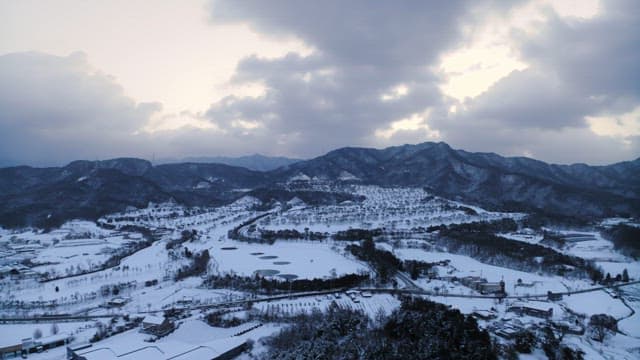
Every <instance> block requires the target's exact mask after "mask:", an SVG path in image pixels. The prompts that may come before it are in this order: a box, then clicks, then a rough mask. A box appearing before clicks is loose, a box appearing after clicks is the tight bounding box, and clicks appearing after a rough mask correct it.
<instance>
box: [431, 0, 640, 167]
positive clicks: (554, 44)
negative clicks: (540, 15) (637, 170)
mask: <svg viewBox="0 0 640 360" xmlns="http://www.w3.org/2000/svg"><path fill="white" fill-rule="evenodd" d="M603 5H604V7H603V8H602V11H601V12H600V13H599V14H597V15H596V16H594V17H592V18H589V19H576V18H571V17H569V18H562V17H560V16H559V15H557V14H556V13H554V12H551V11H549V12H548V13H547V14H546V16H547V20H546V22H544V23H543V24H541V25H540V28H539V29H538V31H533V32H514V33H513V34H512V35H513V44H514V46H516V47H517V49H518V51H519V53H520V56H521V58H522V59H524V60H525V61H526V62H527V64H528V67H527V68H526V69H524V70H516V71H513V72H511V73H510V74H509V75H508V76H506V77H504V78H503V79H501V80H499V81H498V82H497V83H495V84H493V85H492V86H491V87H490V88H489V89H488V90H487V91H486V92H484V93H482V94H481V95H479V96H477V97H475V98H473V99H470V100H466V101H464V102H463V103H459V104H457V105H458V107H459V108H461V109H463V110H462V111H457V112H456V113H455V114H452V113H445V112H444V111H441V112H440V116H439V117H436V118H435V120H434V121H433V122H432V123H431V124H430V125H432V127H434V128H436V129H437V130H439V131H440V132H441V134H442V135H443V137H444V139H445V140H446V141H449V142H451V143H453V144H454V145H456V146H459V147H464V148H468V149H471V150H485V151H498V152H501V153H503V154H508V155H529V156H534V157H537V158H540V159H542V160H547V161H555V162H576V161H583V162H591V163H609V162H614V161H620V160H625V159H631V158H636V157H637V156H638V153H639V149H640V144H639V143H638V136H637V130H634V129H636V128H637V124H638V122H639V119H638V118H637V112H635V111H634V109H637V108H638V106H640V78H639V77H638V76H639V75H638V74H640V48H638V46H637V45H636V44H638V43H640V35H638V31H637V30H636V29H638V28H640V6H638V5H637V2H633V1H609V2H603ZM633 117H635V120H634V119H633ZM621 118H623V119H625V121H624V122H620V121H617V120H616V119H621ZM594 119H597V120H594ZM607 119H608V120H607ZM613 124H617V126H615V129H614V125H613ZM623 129H627V133H626V134H625V130H623ZM587 149H588V150H587Z"/></svg>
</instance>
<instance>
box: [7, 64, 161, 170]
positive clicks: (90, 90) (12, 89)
mask: <svg viewBox="0 0 640 360" xmlns="http://www.w3.org/2000/svg"><path fill="white" fill-rule="evenodd" d="M158 109H159V105H157V104H135V103H134V102H133V100H131V99H130V98H128V97H126V96H125V95H124V94H123V90H122V88H120V86H118V85H117V84H116V83H115V82H114V81H113V79H111V78H110V77H108V76H106V75H103V74H99V73H93V72H92V70H91V69H90V66H89V65H88V64H87V61H86V57H85V55H84V54H82V53H74V54H72V55H70V56H67V57H58V56H53V55H47V54H43V53H36V52H31V53H14V54H8V55H3V56H0V161H2V162H4V163H35V164H52V163H60V162H65V161H69V160H71V159H79V158H85V159H86V158H88V159H92V158H95V157H96V156H106V155H111V156H113V155H126V154H127V153H128V152H131V151H134V150H135V149H136V148H137V145H138V144H137V143H136V141H135V139H134V138H133V136H132V134H133V133H134V132H135V131H136V130H138V129H139V128H140V127H141V126H142V125H144V124H145V123H146V121H147V120H148V118H149V116H150V115H151V113H153V112H154V111H156V110H158Z"/></svg>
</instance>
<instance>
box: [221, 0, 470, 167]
mask: <svg viewBox="0 0 640 360" xmlns="http://www.w3.org/2000/svg"><path fill="white" fill-rule="evenodd" d="M465 5H466V4H465V2H463V1H449V2H437V3H435V2H425V1H415V2H401V3H398V2H373V3H372V2H369V1H348V2H343V1H326V2H324V1H323V2H305V1H300V2H299V1H275V2H262V1H216V2H214V3H213V6H212V18H213V21H215V22H220V21H228V22H234V21H237V22H249V24H250V25H251V26H253V27H254V28H255V29H257V30H258V31H260V32H263V33H267V34H271V35H273V36H295V37H297V38H300V39H301V40H303V41H304V42H305V43H306V44H307V45H309V46H311V47H312V48H313V49H314V52H313V53H312V54H311V55H309V56H301V55H296V54H289V55H287V56H285V57H282V58H278V59H261V58H258V57H255V56H253V57H249V58H247V59H245V60H243V61H242V62H241V63H240V64H239V65H238V68H237V73H236V75H235V76H234V78H233V81H235V82H254V81H255V82H261V83H263V84H264V85H266V89H267V91H266V94H265V95H264V96H262V97H258V98H248V97H244V98H238V97H229V98H226V99H224V100H222V101H220V102H218V103H216V104H213V105H212V107H211V109H210V110H209V112H208V116H209V117H210V118H211V119H213V121H215V122H216V123H218V124H219V125H221V126H223V127H226V128H228V127H229V125H230V124H231V123H232V122H233V121H234V120H238V119H243V120H249V121H255V122H257V123H259V124H261V126H263V127H264V128H266V129H268V131H269V134H270V135H269V136H272V137H274V138H279V139H281V140H282V141H283V142H286V143H288V147H289V149H291V151H292V152H293V154H295V155H298V156H305V155H317V154H319V153H321V152H323V151H327V150H331V149H332V148H335V147H339V146H346V145H363V144H367V145H370V144H371V142H370V141H371V138H372V134H373V133H374V132H375V130H376V129H381V128H386V127H388V125H389V124H390V123H391V122H393V121H395V120H400V119H402V118H404V117H407V116H409V115H410V114H412V113H416V112H422V111H424V110H425V109H426V108H427V107H429V106H433V105H435V104H438V103H439V102H440V98H441V95H440V92H439V91H438V89H437V78H436V77H435V75H434V74H433V73H432V71H431V70H430V69H429V66H430V65H433V64H434V63H435V62H436V61H437V58H438V56H439V55H440V54H441V53H442V52H443V51H444V50H446V49H448V48H450V47H451V46H453V45H454V44H455V43H456V42H457V40H458V39H459V35H460V32H459V30H460V20H461V19H462V18H463V17H464V14H465V13H466V11H467V10H466V6H465ZM400 84H403V85H405V86H406V87H407V88H408V90H409V92H408V94H407V95H406V96H403V97H400V98H398V99H391V100H383V99H382V96H383V95H384V94H387V93H389V92H390V91H391V90H392V89H393V88H394V87H396V86H398V85H400Z"/></svg>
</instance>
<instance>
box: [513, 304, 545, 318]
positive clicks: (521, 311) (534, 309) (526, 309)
mask: <svg viewBox="0 0 640 360" xmlns="http://www.w3.org/2000/svg"><path fill="white" fill-rule="evenodd" d="M507 311H510V312H514V313H516V314H518V315H529V316H533V317H537V318H541V319H549V318H551V317H552V316H553V308H552V307H545V306H544V305H542V304H536V303H532V302H528V303H513V304H512V305H511V306H510V307H509V308H507Z"/></svg>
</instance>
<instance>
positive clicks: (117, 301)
mask: <svg viewBox="0 0 640 360" xmlns="http://www.w3.org/2000/svg"><path fill="white" fill-rule="evenodd" d="M126 303H127V300H126V299H123V298H121V297H115V298H113V299H111V300H109V301H108V302H107V306H110V307H123V306H124V305H125V304H126Z"/></svg>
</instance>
